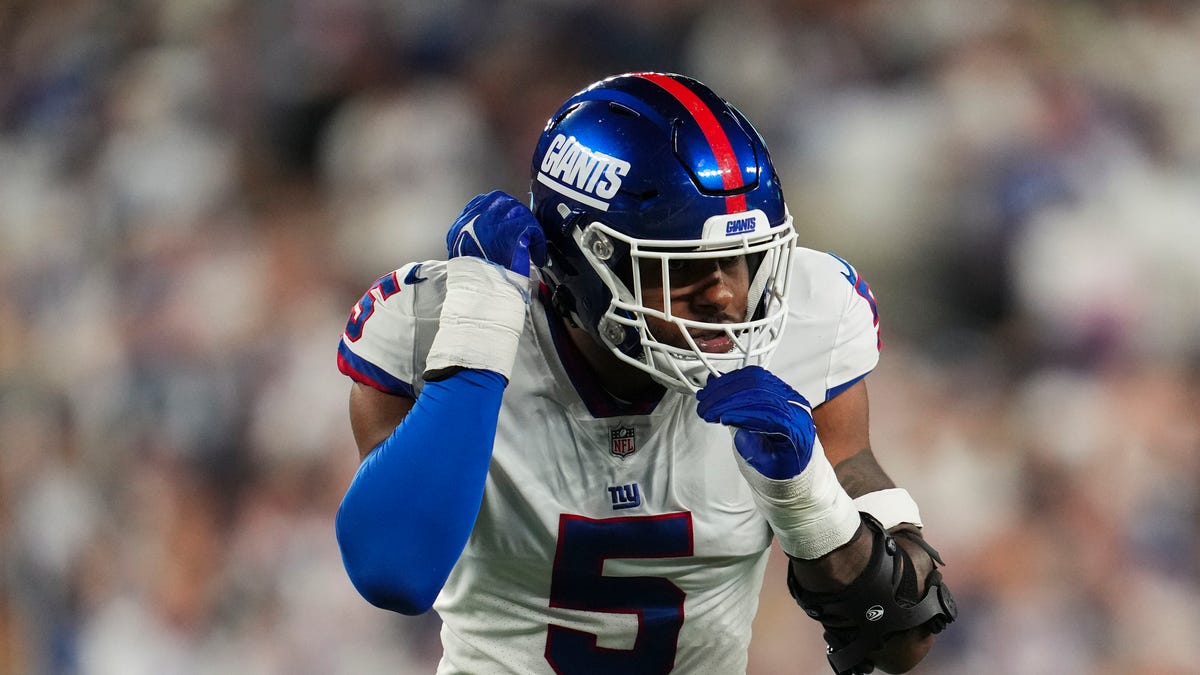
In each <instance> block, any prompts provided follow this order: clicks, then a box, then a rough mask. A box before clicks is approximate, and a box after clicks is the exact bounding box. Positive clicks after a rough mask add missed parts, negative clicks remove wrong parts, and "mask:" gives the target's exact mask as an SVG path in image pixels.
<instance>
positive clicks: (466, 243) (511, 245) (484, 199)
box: [446, 190, 546, 276]
mask: <svg viewBox="0 0 1200 675" xmlns="http://www.w3.org/2000/svg"><path fill="white" fill-rule="evenodd" d="M446 249H447V252H448V254H449V256H450V257H451V258H458V257H460V256H471V257H475V258H483V259H484V260H487V261H488V262H491V263H495V264H497V265H500V266H502V267H505V268H507V269H509V270H512V271H513V272H516V273H517V274H521V275H523V276H529V263H530V261H531V260H532V262H533V264H534V265H539V266H540V265H545V264H546V235H545V233H544V232H542V226H541V224H540V223H538V221H537V218H535V217H534V215H533V212H532V211H530V210H529V208H528V207H526V206H525V205H524V204H522V203H521V202H518V201H517V200H516V199H515V198H513V197H512V196H510V195H508V194H505V193H504V192H501V191H500V190H493V191H491V192H489V193H487V194H484V195H479V196H477V197H475V198H474V199H472V200H471V201H470V202H468V203H467V206H466V207H465V208H464V209H463V211H462V213H461V214H459V216H458V219H456V220H455V221H454V224H453V225H451V226H450V231H449V232H447V233H446Z"/></svg>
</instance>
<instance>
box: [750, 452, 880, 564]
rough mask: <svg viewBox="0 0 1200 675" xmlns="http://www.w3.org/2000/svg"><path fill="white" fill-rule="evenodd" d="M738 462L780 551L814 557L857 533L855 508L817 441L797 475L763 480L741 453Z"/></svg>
mask: <svg viewBox="0 0 1200 675" xmlns="http://www.w3.org/2000/svg"><path fill="white" fill-rule="evenodd" d="M737 462H738V469H740V470H741V472H742V476H744V477H745V479H746V482H747V483H749V484H750V488H751V492H753V493H754V501H755V502H756V503H757V504H758V508H759V510H760V511H761V512H762V514H763V515H764V516H765V517H766V519H767V522H768V523H770V524H771V529H772V530H773V531H774V532H775V537H776V538H777V539H778V540H779V546H780V548H782V549H783V551H784V553H787V554H788V555H790V556H792V557H793V558H801V559H803V560H815V559H817V558H820V557H821V556H823V555H825V554H826V553H829V552H830V551H833V550H834V549H836V548H838V547H840V546H842V545H844V544H845V543H846V542H848V541H850V539H851V538H853V537H854V533H855V532H857V531H858V526H859V523H860V522H861V517H860V516H859V515H858V509H857V508H855V506H854V502H853V500H851V499H850V495H848V494H846V491H845V490H844V489H843V488H842V485H841V483H839V482H838V479H837V474H835V473H834V472H833V465H831V464H830V463H829V459H827V458H826V457H825V450H824V449H823V448H822V447H821V442H820V440H819V439H817V440H815V442H814V445H813V452H812V459H810V460H809V462H808V466H806V467H805V468H804V471H801V472H800V475H799V476H796V477H795V478H789V479H787V480H772V479H770V478H767V477H766V476H764V475H762V474H761V473H759V472H758V471H757V470H756V469H755V468H754V467H753V466H751V465H750V464H749V463H748V462H747V461H746V460H745V459H743V458H742V456H741V455H740V454H738V455H737Z"/></svg>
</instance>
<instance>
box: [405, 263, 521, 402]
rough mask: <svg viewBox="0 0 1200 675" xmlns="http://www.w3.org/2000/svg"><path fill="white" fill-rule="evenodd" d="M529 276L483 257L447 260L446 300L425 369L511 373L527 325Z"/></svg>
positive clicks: (428, 371)
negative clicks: (465, 369) (522, 333)
mask: <svg viewBox="0 0 1200 675" xmlns="http://www.w3.org/2000/svg"><path fill="white" fill-rule="evenodd" d="M529 284H530V281H529V278H528V277H525V276H522V275H520V274H517V273H515V272H512V271H510V270H508V269H505V268H503V267H501V266H499V265H496V264H493V263H490V262H488V261H486V260H484V259H482V258H474V257H470V256H461V257H458V258H451V259H450V260H448V261H446V298H445V300H444V301H443V302H442V314H441V321H440V324H439V326H438V332H437V335H435V336H434V338H433V345H432V346H431V347H430V349H429V356H428V357H426V360H425V372H426V373H432V372H436V371H441V370H445V369H447V368H455V367H457V368H470V369H478V370H490V371H492V372H494V373H499V374H500V375H503V376H504V377H505V379H508V377H509V376H510V375H511V374H512V368H513V362H514V361H516V358H517V343H518V342H519V341H520V339H521V331H522V329H524V327H525V314H526V308H527V306H528V304H529V299H530V293H529Z"/></svg>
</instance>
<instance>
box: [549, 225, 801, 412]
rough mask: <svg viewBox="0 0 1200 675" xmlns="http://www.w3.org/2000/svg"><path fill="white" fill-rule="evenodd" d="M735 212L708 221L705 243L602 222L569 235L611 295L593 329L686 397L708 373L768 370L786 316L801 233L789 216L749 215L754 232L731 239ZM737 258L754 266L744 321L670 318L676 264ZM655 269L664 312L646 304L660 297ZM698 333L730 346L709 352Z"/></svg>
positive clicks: (622, 354)
mask: <svg viewBox="0 0 1200 675" xmlns="http://www.w3.org/2000/svg"><path fill="white" fill-rule="evenodd" d="M736 215H743V216H744V215H746V214H735V216H725V217H720V218H713V219H710V220H712V221H715V222H714V223H712V224H713V225H715V226H717V227H715V228H714V227H708V226H707V224H706V227H705V229H704V232H705V235H704V236H703V237H702V238H700V239H687V240H676V239H671V240H648V239H637V238H633V237H629V236H627V235H624V234H622V233H620V232H618V231H617V230H615V229H613V228H612V227H610V226H608V225H606V224H604V223H602V222H599V221H595V222H592V223H590V224H589V225H587V226H585V227H577V228H573V229H574V232H573V233H572V236H573V238H574V240H575V242H576V244H577V245H578V247H579V250H580V251H581V252H582V253H583V256H584V259H585V260H587V262H588V264H589V265H590V266H591V268H592V270H593V271H594V272H595V273H596V275H597V276H598V277H599V278H600V281H601V282H602V283H603V284H604V286H605V287H607V288H608V290H609V292H610V293H611V296H612V297H611V301H610V302H609V305H608V308H607V310H606V311H604V312H603V314H602V315H601V316H600V318H599V321H598V323H597V325H595V326H589V327H588V328H589V329H591V331H592V332H593V333H594V334H595V335H596V336H597V337H598V338H599V339H600V341H601V342H602V343H603V344H604V345H605V346H606V347H607V348H608V349H609V350H610V351H611V352H612V353H613V354H614V355H616V357H617V358H618V359H620V360H621V361H623V362H625V363H628V364H629V365H632V366H634V367H636V368H638V369H640V370H642V371H645V372H647V373H649V374H650V375H652V376H653V377H654V378H655V379H656V380H658V381H659V382H661V383H662V384H664V385H666V386H667V387H670V388H672V389H675V390H678V391H683V392H687V393H694V392H696V391H698V390H699V389H700V388H701V387H703V386H704V384H705V381H706V380H707V379H708V376H709V374H710V373H717V374H720V373H725V372H729V371H731V370H736V369H738V368H742V367H744V366H748V365H760V366H765V365H767V363H768V361H769V359H770V357H771V354H772V353H773V352H774V351H775V348H776V347H777V346H778V344H779V341H780V339H781V337H782V334H783V327H784V323H785V321H786V318H787V302H786V301H787V293H788V285H789V280H790V274H789V272H790V269H791V260H792V251H793V249H794V246H795V239H796V234H795V231H794V230H793V229H792V219H791V217H790V216H788V217H787V218H786V219H785V220H784V221H783V222H781V223H780V224H778V225H775V226H769V225H768V224H767V221H766V216H765V215H763V214H762V213H761V212H751V214H750V216H751V217H752V218H753V219H754V220H755V222H756V223H760V225H759V226H758V227H756V228H755V229H754V230H753V231H752V232H748V233H745V234H734V235H729V234H727V232H728V231H729V230H730V228H729V227H726V224H727V223H729V222H733V219H735V218H736ZM738 222H744V221H738ZM734 256H744V257H745V258H746V261H747V264H748V265H749V266H750V269H749V272H750V275H751V276H750V279H749V287H748V295H747V305H746V313H745V316H743V317H740V320H737V321H733V322H721V323H716V322H710V321H700V320H695V319H689V318H684V317H680V316H675V315H674V314H673V313H672V311H671V295H672V289H673V285H672V279H671V275H672V272H673V271H674V270H673V269H672V267H673V263H676V262H679V261H688V262H690V261H714V263H716V261H719V260H720V259H723V258H730V257H734ZM616 260H621V261H622V263H623V264H621V265H620V267H621V269H622V272H621V273H618V272H617V271H616V270H615V269H614V261H616ZM651 266H652V268H653V269H654V270H655V271H657V272H658V273H660V274H661V279H662V289H661V293H662V297H661V305H662V308H663V309H661V310H659V309H654V308H652V307H649V306H647V303H646V300H647V299H648V296H647V295H646V294H647V292H651V293H655V294H657V293H658V292H659V290H658V289H654V290H652V291H648V290H647V289H644V288H643V279H644V278H645V276H644V275H645V274H646V272H647V269H649V268H651ZM652 273H653V272H652ZM656 299H657V298H656ZM648 317H649V318H654V319H658V320H660V321H661V322H665V323H666V324H667V325H669V326H671V327H673V328H674V330H675V331H676V332H677V333H678V335H679V336H681V338H682V342H684V345H683V346H676V345H673V344H670V343H669V342H668V340H669V339H670V338H669V337H668V336H662V335H657V336H656V335H655V334H654V333H653V332H652V331H651V329H650V327H649V325H648V324H647V321H646V319H647V318H648ZM660 325H661V324H660ZM694 333H701V334H703V333H723V334H724V335H725V336H727V337H728V339H729V340H730V342H731V343H732V346H731V348H730V349H729V350H728V351H726V352H712V351H705V350H704V349H702V348H701V346H700V345H699V344H698V343H697V341H696V339H695V338H694V337H693V334H694Z"/></svg>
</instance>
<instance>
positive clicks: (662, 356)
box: [531, 73, 796, 392]
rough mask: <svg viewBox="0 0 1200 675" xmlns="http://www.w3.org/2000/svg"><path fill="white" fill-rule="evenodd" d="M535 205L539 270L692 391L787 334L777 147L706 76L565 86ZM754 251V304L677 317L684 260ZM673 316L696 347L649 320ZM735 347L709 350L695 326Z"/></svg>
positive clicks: (564, 309) (537, 178) (539, 154)
mask: <svg viewBox="0 0 1200 675" xmlns="http://www.w3.org/2000/svg"><path fill="white" fill-rule="evenodd" d="M531 185H532V188H531V191H532V195H531V197H532V203H531V208H532V209H533V212H534V214H535V215H536V216H537V218H538V220H539V221H540V222H541V224H542V227H543V228H544V230H545V233H546V240H547V245H548V250H549V262H548V264H547V265H545V266H543V267H542V268H541V273H542V278H543V280H544V281H545V282H546V283H547V285H548V286H549V287H550V289H551V291H552V293H553V296H552V297H553V301H554V305H555V307H556V308H558V310H559V311H560V312H561V313H562V314H563V316H564V317H566V318H567V319H568V320H570V321H571V322H573V323H574V324H575V325H577V326H579V327H581V328H583V329H584V330H586V331H588V332H589V333H591V334H592V335H593V336H594V337H595V338H596V339H598V340H599V341H600V343H601V344H603V345H605V346H607V347H608V348H609V349H610V350H612V352H613V353H614V354H615V355H616V356H617V358H619V359H621V360H622V361H624V362H626V363H629V364H631V365H633V366H635V367H637V368H640V369H641V370H644V371H646V372H648V373H650V374H651V375H652V376H654V377H655V378H656V379H657V380H658V381H660V382H662V383H663V384H665V385H667V386H669V387H671V388H674V389H677V390H680V391H686V392H694V391H696V390H697V389H699V388H700V387H702V386H704V383H705V381H706V380H707V378H708V375H709V373H723V372H728V371H730V370H734V369H736V368H740V367H743V366H747V365H766V363H767V361H768V359H769V358H770V356H771V354H772V353H773V352H774V350H775V347H776V346H777V345H778V343H779V340H780V338H781V336H782V333H783V326H784V322H785V319H786V316H787V290H788V281H789V271H790V265H791V254H792V251H793V248H794V246H795V239H796V235H795V232H794V230H793V229H792V219H791V216H790V215H789V213H788V210H787V206H786V205H785V203H784V199H783V191H782V189H781V188H780V185H779V178H778V176H777V175H776V173H775V168H774V167H773V166H772V164H771V158H770V155H769V154H768V153H767V147H766V145H765V144H764V142H763V140H762V138H761V137H760V136H759V134H758V132H757V131H755V129H754V128H753V127H752V126H751V124H750V122H749V121H748V120H747V119H746V118H745V117H744V116H743V115H742V114H741V113H740V112H739V111H738V110H737V109H735V108H734V107H733V106H731V105H730V104H729V103H728V102H726V101H725V100H723V99H722V98H720V97H719V96H717V95H716V94H715V93H713V92H712V90H710V89H709V88H708V87H706V86H705V85H703V84H701V83H700V82H697V81H696V80H693V79H690V78H687V77H683V76H680V75H674V74H665V73H629V74H624V75H617V76H614V77H610V78H607V79H605V80H601V81H599V82H596V83H595V84H592V85H591V86H589V87H587V88H586V89H584V90H582V91H580V92H579V93H577V94H575V95H574V96H572V97H571V98H570V99H568V100H567V101H566V102H565V103H564V104H563V105H562V107H561V108H559V110H558V111H557V112H556V113H554V115H553V116H552V117H551V118H550V120H549V122H548V123H547V125H546V128H545V131H544V132H543V133H542V135H541V138H540V139H539V141H538V145H537V149H536V151H535V152H534V155H533V162H532V182H531ZM731 256H745V257H746V259H747V261H749V262H750V265H751V267H750V272H751V275H752V276H751V283H750V291H749V292H750V296H749V297H748V298H747V307H748V309H747V312H746V316H745V317H742V320H741V321H737V322H735V323H711V322H704V321H695V320H691V319H687V318H682V317H678V316H674V315H672V313H671V305H670V302H669V298H670V292H671V282H670V274H671V271H672V270H673V269H676V268H677V263H678V262H680V261H690V260H696V259H713V260H719V259H727V258H729V257H731ZM643 266H653V272H652V273H654V274H657V273H658V272H657V270H661V275H662V277H661V278H662V282H663V302H662V304H663V305H664V307H665V309H664V310H661V311H660V310H656V309H652V308H650V307H647V306H646V303H645V302H644V297H643V294H642V283H641V279H642V271H643V270H644V269H645V267H643ZM647 317H656V318H658V319H661V320H664V321H666V322H669V323H671V324H673V325H674V326H676V327H677V328H678V329H679V331H680V333H681V334H682V335H683V336H685V337H684V339H685V340H686V342H687V343H688V345H689V346H688V347H687V348H681V347H677V346H672V345H669V344H666V343H665V342H663V341H662V340H660V339H659V338H656V337H655V336H654V335H653V334H652V333H651V331H650V330H649V329H648V328H647V325H646V318H647ZM715 331H719V332H723V333H724V334H725V335H727V336H728V337H729V338H730V342H732V344H733V347H732V348H731V349H730V350H729V351H728V352H725V353H714V352H711V351H704V350H702V349H701V348H700V347H699V346H697V344H696V340H695V339H694V338H693V336H694V335H700V334H710V335H711V334H713V332H715Z"/></svg>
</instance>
